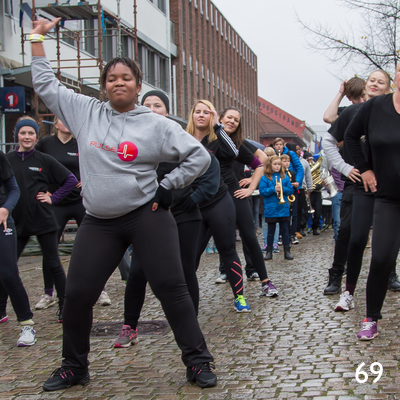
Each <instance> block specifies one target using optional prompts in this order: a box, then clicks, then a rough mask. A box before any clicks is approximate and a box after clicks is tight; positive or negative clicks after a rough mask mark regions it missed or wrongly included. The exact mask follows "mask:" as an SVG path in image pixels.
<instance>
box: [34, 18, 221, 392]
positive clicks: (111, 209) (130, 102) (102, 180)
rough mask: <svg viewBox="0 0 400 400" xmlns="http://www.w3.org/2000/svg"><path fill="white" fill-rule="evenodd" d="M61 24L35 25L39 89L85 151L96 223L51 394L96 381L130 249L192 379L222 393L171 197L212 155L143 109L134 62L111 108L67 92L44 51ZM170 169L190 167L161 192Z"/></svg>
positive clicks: (84, 234)
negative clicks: (102, 334)
mask: <svg viewBox="0 0 400 400" xmlns="http://www.w3.org/2000/svg"><path fill="white" fill-rule="evenodd" d="M58 21H59V19H55V20H53V21H52V22H49V21H45V20H39V21H38V22H34V29H33V31H32V34H31V36H30V40H31V42H32V55H33V58H32V80H33V85H34V88H35V91H36V92H37V94H38V95H39V96H40V97H41V98H42V99H43V101H44V102H45V103H46V105H47V106H48V107H49V108H50V110H51V111H52V112H53V113H54V114H55V115H56V116H57V117H58V118H60V119H62V120H63V121H64V123H65V126H66V127H67V128H68V129H69V131H70V132H72V134H73V135H74V136H75V138H76V140H77V142H78V146H79V153H80V154H79V155H80V159H79V161H80V171H81V182H82V193H81V195H82V197H83V204H84V206H85V208H86V216H85V218H84V220H83V222H82V224H81V226H80V228H79V230H78V233H77V236H76V240H75V245H74V249H73V252H72V256H71V263H70V267H69V272H68V278H67V290H66V299H65V305H64V309H63V357H64V359H63V361H62V366H61V368H59V369H57V370H56V371H55V372H54V373H53V374H52V375H51V377H50V378H49V379H48V380H47V381H46V383H45V384H44V386H43V388H44V390H47V391H52V390H60V389H65V388H67V387H70V386H72V385H76V384H86V383H88V382H89V380H90V376H89V372H88V364H89V363H88V359H87V358H88V354H89V349H90V343H89V335H90V329H91V324H92V317H93V316H92V309H93V305H94V304H95V303H96V301H97V299H98V297H99V295H100V293H101V290H102V288H103V287H104V284H105V283H106V281H107V279H108V278H109V276H110V275H111V274H112V272H113V271H114V269H115V268H116V266H117V264H118V262H119V261H120V260H121V258H122V256H123V254H124V252H125V250H126V248H127V247H128V246H129V245H130V244H132V245H133V249H134V251H135V254H136V256H137V259H138V262H139V264H140V265H141V266H142V268H143V270H144V273H145V275H146V277H147V279H148V281H149V283H150V286H151V288H152V290H153V292H154V294H155V295H156V296H157V297H158V298H159V300H160V301H161V304H162V306H163V309H164V312H165V314H166V316H167V319H168V321H169V323H170V325H171V328H172V330H173V332H174V335H175V339H176V341H177V343H178V346H179V347H180V348H181V350H182V360H183V362H184V364H185V365H186V367H187V376H190V377H191V376H195V382H196V384H197V385H199V386H202V387H211V386H215V385H216V383H217V378H216V376H215V375H214V374H213V373H212V371H211V367H210V362H212V361H213V357H212V356H211V354H210V353H209V351H208V350H207V346H206V343H205V340H204V337H203V335H202V333H201V330H200V327H199V325H198V322H197V318H196V313H195V310H194V306H193V302H192V300H191V298H190V296H189V292H188V290H187V286H186V284H185V278H184V275H183V271H182V266H181V260H180V257H179V244H178V233H177V228H176V224H175V222H174V219H173V217H172V215H171V213H170V212H168V210H167V209H168V208H169V206H170V204H171V201H172V196H171V193H170V189H172V188H180V187H184V186H186V185H188V184H190V183H191V182H192V181H193V180H194V179H195V178H196V177H197V176H199V175H201V174H203V173H204V172H205V171H206V170H207V168H208V166H209V165H210V162H211V158H210V155H209V154H208V153H207V151H206V150H205V149H204V148H203V147H202V146H201V144H200V143H198V142H197V141H196V140H195V139H194V138H192V137H191V136H190V135H188V134H187V133H186V132H185V131H183V130H182V128H181V127H180V126H179V125H178V124H177V123H175V122H173V121H171V120H168V119H166V118H165V117H162V116H160V115H157V114H155V113H153V112H151V111H150V110H149V109H148V108H147V107H138V106H136V97H137V95H138V93H139V91H140V87H141V77H142V74H141V71H140V68H139V66H138V65H137V64H136V62H134V61H133V60H130V59H127V58H117V59H113V60H111V61H110V62H109V63H108V64H107V65H106V66H105V68H104V70H103V74H102V77H101V86H102V90H105V93H106V95H107V97H108V99H109V101H108V102H100V101H99V100H97V99H95V98H91V97H87V96H83V95H80V94H76V93H74V92H73V91H72V90H69V89H67V88H65V87H64V86H63V85H62V84H61V83H60V82H59V81H58V80H57V79H56V78H55V76H54V73H53V71H52V69H51V67H50V64H49V62H48V61H47V60H46V59H45V53H44V49H43V46H42V41H43V35H45V34H46V33H47V32H48V31H49V30H50V29H52V28H53V27H54V26H55V25H56V24H57V23H58ZM160 162H178V163H180V164H179V167H177V168H175V169H174V170H173V171H171V172H170V173H169V174H167V175H165V177H164V179H162V181H161V182H160V184H159V185H158V183H157V174H156V169H157V166H158V164H159V163H160ZM160 206H161V207H160ZM154 243H157V245H158V246H161V248H160V247H158V248H159V251H158V252H154ZM160 255H162V256H161V257H160ZM88 281H90V282H91V284H90V286H88V285H87V282H88ZM193 371H195V372H196V373H195V374H194V373H193Z"/></svg>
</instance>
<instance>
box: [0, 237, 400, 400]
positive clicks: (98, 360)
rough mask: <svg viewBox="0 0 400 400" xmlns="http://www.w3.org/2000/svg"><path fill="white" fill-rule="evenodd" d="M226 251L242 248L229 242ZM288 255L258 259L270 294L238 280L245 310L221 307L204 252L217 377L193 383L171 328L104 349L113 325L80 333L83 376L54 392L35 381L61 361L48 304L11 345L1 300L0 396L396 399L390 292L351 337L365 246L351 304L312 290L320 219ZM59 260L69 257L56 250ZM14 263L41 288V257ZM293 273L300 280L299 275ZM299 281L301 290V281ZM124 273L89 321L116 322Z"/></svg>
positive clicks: (202, 274) (156, 308) (32, 292)
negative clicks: (205, 384) (25, 337)
mask: <svg viewBox="0 0 400 400" xmlns="http://www.w3.org/2000/svg"><path fill="white" fill-rule="evenodd" d="M238 253H239V256H240V257H241V259H242V260H243V255H242V252H241V249H240V246H238ZM292 254H293V256H294V258H295V259H294V261H292V262H290V263H289V262H285V260H283V254H282V253H278V254H277V255H276V256H275V255H274V260H273V261H272V262H269V263H267V268H268V273H269V276H270V277H271V279H272V280H273V282H274V283H275V285H276V286H277V288H278V290H280V296H279V297H278V298H276V299H269V298H265V297H259V286H260V283H259V282H246V279H245V284H244V286H245V295H246V297H247V299H248V302H249V304H250V305H251V307H252V312H251V313H246V314H238V313H236V312H234V310H233V301H232V292H231V288H230V286H229V284H225V285H215V284H214V280H215V277H216V276H217V274H218V270H217V268H218V264H219V257H218V255H204V256H203V258H202V261H201V264H200V267H199V270H198V279H199V284H200V308H199V323H200V326H201V328H202V330H203V333H204V335H205V338H206V341H207V344H208V346H209V349H210V351H211V352H212V354H213V356H214V358H215V364H216V370H215V372H216V373H217V375H218V386H217V387H215V388H210V389H200V388H198V387H197V386H196V385H191V384H189V383H188V382H186V380H185V367H184V365H183V364H182V361H181V358H180V351H179V349H178V348H177V346H176V343H175V341H174V338H173V334H172V332H171V331H165V332H164V331H163V332H161V333H159V334H153V335H148V336H145V335H140V334H139V343H138V344H137V345H135V346H132V347H130V348H128V349H114V348H113V347H112V344H113V341H114V337H113V336H112V335H111V334H110V332H109V331H107V332H105V330H104V332H105V333H107V335H106V336H105V337H95V336H93V337H92V338H91V353H90V356H89V360H90V373H91V377H92V379H91V382H90V384H88V385H87V386H85V387H82V386H74V387H72V388H70V389H68V390H64V391H60V392H53V393H52V392H48V393H47V392H43V391H42V385H43V383H44V382H45V381H46V379H47V378H48V377H49V376H50V374H51V372H52V371H53V370H54V369H55V368H57V367H59V365H60V361H61V346H62V326H61V324H58V323H57V322H56V308H55V307H50V308H48V309H47V310H41V311H34V321H35V323H36V324H35V329H36V331H37V337H38V342H37V343H36V344H35V345H34V346H32V347H29V348H17V347H16V346H15V345H16V340H17V337H18V333H19V328H18V326H17V323H16V318H15V314H14V313H13V310H12V307H11V305H9V307H8V316H9V321H8V322H7V323H4V324H1V329H0V365H1V368H0V400H3V399H4V400H5V399H7V400H36V399H49V400H50V399H51V400H53V399H57V400H58V399H76V400H78V399H79V400H80V399H82V400H83V399H85V400H86V399H116V400H125V399H126V400H128V399H140V400H147V399H151V400H160V399H165V400H172V399H173V400H178V399H179V400H181V399H183V400H221V399H227V400H230V399H270V398H271V399H307V400H310V398H313V399H320V400H322V399H324V400H333V399H335V400H339V399H340V400H347V399H365V400H369V399H399V400H400V368H399V367H400V363H399V361H400V350H399V349H400V337H399V336H398V332H399V330H400V294H399V293H393V292H388V293H387V296H386V299H385V304H384V308H383V320H382V321H380V322H379V332H380V336H379V338H377V339H375V340H374V341H372V342H368V343H365V342H359V341H357V339H356V334H357V332H358V329H359V326H360V321H361V320H362V319H363V317H364V314H365V283H366V278H367V274H368V266H369V261H370V254H371V252H370V250H367V251H366V253H365V257H364V261H363V268H362V271H361V275H360V278H359V282H358V285H357V290H356V293H355V296H354V298H355V303H356V308H355V309H354V310H352V311H350V312H348V313H335V312H334V311H333V307H334V305H335V303H336V302H337V301H338V299H339V296H338V295H334V296H324V295H323V294H322V291H323V289H324V287H325V286H326V282H327V268H328V267H329V266H330V265H331V263H332V256H333V240H332V231H330V230H328V231H325V232H323V233H322V234H321V235H320V236H318V237H313V236H307V237H305V238H303V239H302V240H301V241H300V244H299V245H298V246H293V249H292ZM62 261H63V265H64V266H65V268H66V269H67V268H68V263H69V257H66V256H63V257H62ZM19 267H20V275H21V278H22V280H23V282H24V285H25V287H26V289H27V292H28V295H29V298H30V301H31V304H35V303H36V302H37V301H38V299H39V297H40V294H41V293H42V291H43V278H42V271H41V258H39V257H23V258H21V259H20V261H19ZM299 282H300V283H301V284H299ZM304 288H307V290H304ZM124 290H125V285H124V283H123V282H122V281H121V279H120V276H119V273H118V271H116V272H114V274H113V275H112V276H111V278H110V280H109V282H108V283H107V292H108V294H109V296H110V298H111V301H112V304H111V306H109V307H101V306H98V305H95V307H94V310H93V323H94V324H97V325H94V326H95V327H96V326H97V327H106V326H116V327H117V328H116V329H117V331H118V326H119V325H118V324H120V325H122V321H123V297H124ZM141 318H142V320H143V321H149V322H154V321H165V316H164V313H163V310H162V308H161V306H160V303H159V301H158V300H157V299H156V298H155V297H154V295H153V294H152V292H151V290H150V289H148V290H147V298H146V301H145V304H144V307H143V311H142V317H141ZM361 362H364V363H365V366H364V368H363V370H364V371H365V372H367V373H368V374H369V379H368V381H367V382H366V383H365V384H359V383H357V381H356V380H355V372H356V369H357V366H358V365H359V364H360V363H361ZM373 362H380V363H381V364H382V367H383V374H382V377H381V379H380V381H379V382H378V383H377V384H373V383H372V381H373V379H375V375H373V374H371V373H370V371H369V366H370V365H371V364H372V363H373Z"/></svg>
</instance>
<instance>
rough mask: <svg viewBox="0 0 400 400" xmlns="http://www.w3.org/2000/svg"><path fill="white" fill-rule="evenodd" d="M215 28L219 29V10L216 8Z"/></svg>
mask: <svg viewBox="0 0 400 400" xmlns="http://www.w3.org/2000/svg"><path fill="white" fill-rule="evenodd" d="M215 29H216V30H217V31H218V11H217V9H215Z"/></svg>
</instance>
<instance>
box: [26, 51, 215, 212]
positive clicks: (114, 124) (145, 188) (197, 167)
mask: <svg viewBox="0 0 400 400" xmlns="http://www.w3.org/2000/svg"><path fill="white" fill-rule="evenodd" d="M32 82H33V87H34V89H35V91H36V93H37V94H38V95H39V96H40V97H41V98H42V100H43V101H44V102H45V103H46V105H47V106H48V108H49V109H50V110H51V111H52V112H53V113H54V114H55V115H56V116H57V117H58V118H60V119H61V121H63V123H64V124H65V126H66V127H67V128H68V130H69V131H70V132H71V133H72V134H73V135H74V136H75V138H76V140H77V142H78V147H79V164H80V173H81V182H82V192H81V196H82V197H83V205H84V206H85V208H86V212H87V213H88V214H90V215H92V216H94V217H97V218H104V219H107V218H116V217H120V216H122V215H125V214H127V213H129V212H131V211H133V210H135V209H136V208H138V207H140V206H142V205H144V204H146V203H148V202H149V201H150V200H151V199H152V198H153V197H154V195H155V192H156V190H157V187H158V183H157V173H156V170H157V167H158V164H159V163H160V162H176V163H179V166H178V167H177V168H175V169H174V170H173V171H171V172H170V173H169V174H167V175H165V177H164V178H163V179H162V181H161V182H160V185H162V186H163V187H164V188H166V189H172V188H175V189H177V188H182V187H185V186H187V185H188V184H190V183H191V182H192V181H193V180H194V179H195V178H196V177H197V176H199V175H202V174H203V173H204V172H205V171H206V170H207V168H208V166H209V165H210V163H211V157H210V155H209V154H208V152H207V151H206V150H205V149H204V148H203V146H202V145H201V144H200V143H199V142H198V141H197V140H196V139H194V138H193V137H192V136H191V135H189V134H188V133H187V132H185V131H184V130H183V129H182V128H181V127H180V125H178V124H177V123H176V122H174V121H171V120H169V119H167V118H165V117H163V116H161V115H157V114H155V113H153V112H151V111H150V109H148V108H147V107H142V106H138V107H136V108H135V109H134V110H132V111H128V112H124V113H119V112H118V111H116V110H114V109H113V108H112V107H111V105H110V103H109V102H101V101H99V100H98V99H96V98H92V97H88V96H84V95H81V94H77V93H75V92H74V91H72V90H70V89H67V88H66V87H65V86H63V85H62V84H61V83H60V82H59V81H58V80H57V79H56V78H55V76H54V73H53V71H52V69H51V67H50V63H49V61H48V60H47V59H46V58H44V57H33V58H32Z"/></svg>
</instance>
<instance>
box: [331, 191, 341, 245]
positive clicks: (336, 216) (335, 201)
mask: <svg viewBox="0 0 400 400" xmlns="http://www.w3.org/2000/svg"><path fill="white" fill-rule="evenodd" d="M342 196H343V193H342V192H339V193H338V194H337V195H336V196H334V197H332V198H331V201H332V219H333V232H334V238H335V241H336V238H337V235H338V232H339V225H340V205H341V204H342Z"/></svg>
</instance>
